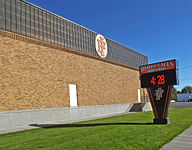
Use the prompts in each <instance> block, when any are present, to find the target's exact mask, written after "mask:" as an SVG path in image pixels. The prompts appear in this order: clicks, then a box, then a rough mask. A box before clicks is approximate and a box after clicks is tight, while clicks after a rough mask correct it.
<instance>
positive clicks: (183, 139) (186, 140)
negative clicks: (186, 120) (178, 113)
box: [161, 126, 192, 150]
mask: <svg viewBox="0 0 192 150" xmlns="http://www.w3.org/2000/svg"><path fill="white" fill-rule="evenodd" d="M161 150H192V126H191V127H189V128H188V129H187V130H185V131H184V132H183V133H181V134H180V135H178V136H177V137H175V138H174V139H173V140H172V141H171V142H170V143H168V144H166V145H164V146H163V147H162V148H161Z"/></svg>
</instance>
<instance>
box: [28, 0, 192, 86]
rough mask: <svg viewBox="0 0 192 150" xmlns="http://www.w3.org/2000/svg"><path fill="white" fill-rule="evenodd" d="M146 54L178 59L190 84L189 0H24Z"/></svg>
mask: <svg viewBox="0 0 192 150" xmlns="http://www.w3.org/2000/svg"><path fill="white" fill-rule="evenodd" d="M27 1H28V2H31V3H33V4H35V5H38V6H39V7H42V8H44V9H47V10H49V11H51V12H53V13H55V14H58V15H60V16H62V17H64V18H67V19H69V20H71V21H73V22H75V23H77V24H80V25H82V26H84V27H86V28H88V29H90V30H93V31H95V32H97V33H100V34H102V35H104V36H106V37H108V38H110V39H112V40H114V41H116V42H118V43H121V44H123V45H125V46H127V47H129V48H131V49H134V50H136V51H138V52H140V53H142V54H144V55H146V56H148V59H149V63H155V62H159V61H164V60H170V59H177V60H178V63H179V68H180V69H179V79H180V85H178V86H175V87H176V88H177V89H178V90H181V89H182V88H183V87H184V86H186V85H190V86H192V0H54V1H53V0H27Z"/></svg>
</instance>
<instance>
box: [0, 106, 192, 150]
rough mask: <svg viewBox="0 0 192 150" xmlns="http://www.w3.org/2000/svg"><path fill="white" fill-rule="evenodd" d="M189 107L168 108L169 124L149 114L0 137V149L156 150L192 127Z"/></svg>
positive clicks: (116, 117)
mask: <svg viewBox="0 0 192 150" xmlns="http://www.w3.org/2000/svg"><path fill="white" fill-rule="evenodd" d="M191 114H192V108H178V109H170V110H169V117H170V119H171V124H169V125H153V124H152V119H153V114H152V112H141V113H133V114H127V115H121V116H115V117H110V118H105V119H98V120H94V121H87V122H81V123H75V124H68V125H60V126H57V127H52V128H39V129H33V130H28V131H22V132H16V133H9V134H2V135H0V150H9V149H11V150H61V149H63V150H68V149H70V150H95V149H97V150H129V149H130V150H134V149H137V150H157V149H159V148H160V147H162V146H163V145H164V144H165V143H168V142H169V141H170V140H171V139H173V138H174V137H175V136H176V135H178V134H179V133H181V132H182V131H184V130H185V129H186V128H188V127H189V126H190V125H192V117H191Z"/></svg>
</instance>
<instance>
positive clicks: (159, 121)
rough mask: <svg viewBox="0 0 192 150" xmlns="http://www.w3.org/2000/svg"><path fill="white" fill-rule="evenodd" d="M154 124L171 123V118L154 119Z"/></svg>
mask: <svg viewBox="0 0 192 150" xmlns="http://www.w3.org/2000/svg"><path fill="white" fill-rule="evenodd" d="M153 123H154V124H170V119H169V118H160V119H159V118H158V119H156V118H155V119H153Z"/></svg>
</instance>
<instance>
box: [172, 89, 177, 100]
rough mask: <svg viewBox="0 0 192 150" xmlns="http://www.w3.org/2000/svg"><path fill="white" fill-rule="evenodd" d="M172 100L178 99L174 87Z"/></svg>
mask: <svg viewBox="0 0 192 150" xmlns="http://www.w3.org/2000/svg"><path fill="white" fill-rule="evenodd" d="M171 99H174V100H176V99H177V89H176V88H174V87H173V90H172V94H171Z"/></svg>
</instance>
